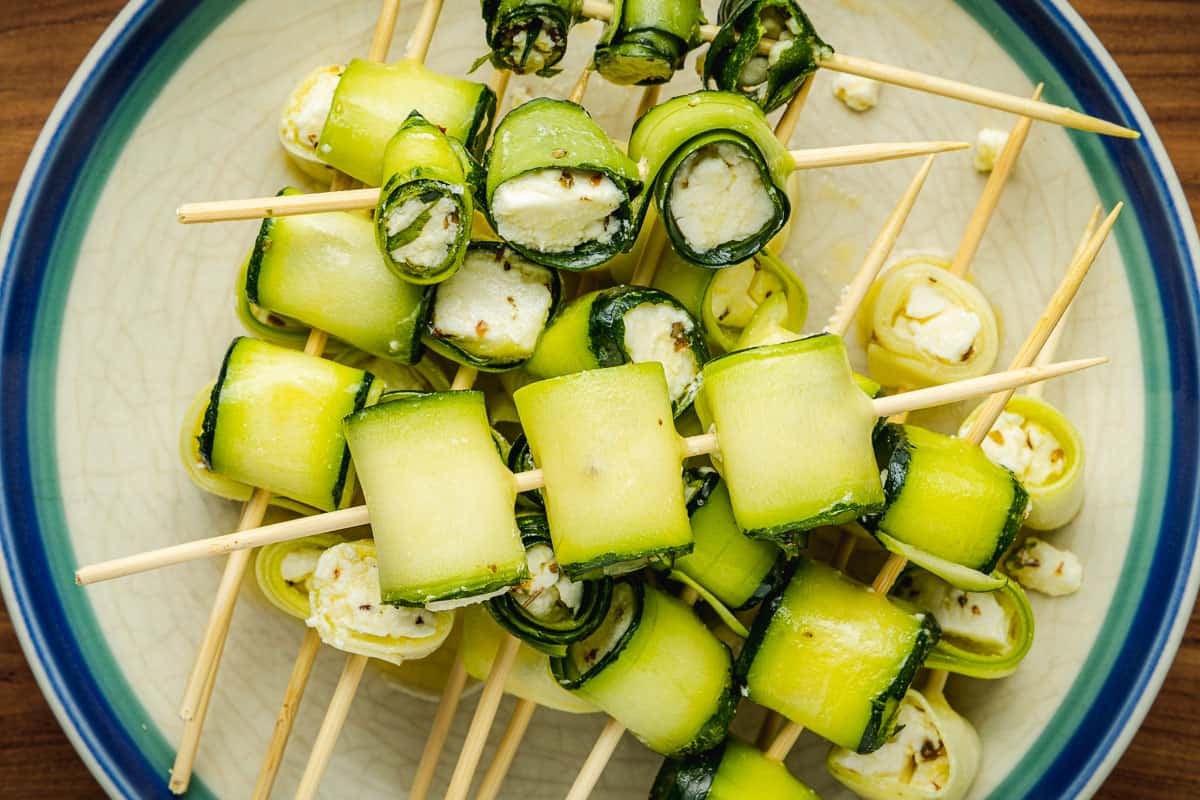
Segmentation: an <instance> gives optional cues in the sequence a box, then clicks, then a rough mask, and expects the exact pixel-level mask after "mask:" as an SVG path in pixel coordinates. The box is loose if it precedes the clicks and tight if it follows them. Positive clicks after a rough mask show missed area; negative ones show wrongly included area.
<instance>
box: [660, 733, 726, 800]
mask: <svg viewBox="0 0 1200 800" xmlns="http://www.w3.org/2000/svg"><path fill="white" fill-rule="evenodd" d="M727 742H728V739H726V741H724V742H721V744H719V745H717V746H716V747H714V748H712V749H711V750H706V751H704V752H701V753H696V754H694V755H691V756H688V757H686V758H668V759H666V760H665V761H663V764H662V767H660V768H659V770H658V775H657V776H656V777H655V778H654V785H653V786H651V787H650V800H705V799H706V798H707V797H708V793H709V791H711V789H712V783H713V779H714V778H716V776H717V769H718V768H719V767H720V766H721V759H722V758H724V757H725V745H726V743H727Z"/></svg>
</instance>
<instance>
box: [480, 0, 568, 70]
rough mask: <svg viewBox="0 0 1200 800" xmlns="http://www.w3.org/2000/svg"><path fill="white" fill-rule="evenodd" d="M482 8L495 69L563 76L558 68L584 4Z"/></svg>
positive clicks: (557, 1) (533, 2)
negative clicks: (556, 66) (557, 65)
mask: <svg viewBox="0 0 1200 800" xmlns="http://www.w3.org/2000/svg"><path fill="white" fill-rule="evenodd" d="M480 5H481V7H482V10H483V21H484V24H486V25H487V43H488V47H490V48H491V53H490V54H489V55H490V58H491V62H492V66H494V67H495V68H496V69H507V70H509V71H511V72H513V73H515V74H517V75H529V74H530V73H532V74H534V75H540V76H542V77H543V78H548V77H550V76H552V75H556V74H558V73H559V72H561V70H559V69H556V68H555V65H556V64H558V62H559V61H561V60H562V57H563V54H564V53H566V52H567V34H568V33H569V32H570V30H571V26H573V25H574V24H575V23H576V22H577V21H578V20H579V18H580V12H581V11H582V5H583V4H582V2H581V0H481V2H480ZM481 61H482V59H481Z"/></svg>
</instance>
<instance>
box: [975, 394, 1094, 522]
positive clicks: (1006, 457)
mask: <svg viewBox="0 0 1200 800" xmlns="http://www.w3.org/2000/svg"><path fill="white" fill-rule="evenodd" d="M980 407H982V406H980ZM978 415H979V409H978V408H977V409H976V410H975V411H972V412H971V414H970V415H969V416H968V417H967V419H966V421H965V422H963V425H962V427H961V428H959V431H958V435H959V436H965V435H966V433H967V431H969V430H970V429H971V425H972V423H973V422H974V421H975V418H976V417H977V416H978ZM980 446H981V447H982V448H983V452H984V453H986V454H987V457H988V458H990V459H991V460H992V462H993V463H996V464H999V465H1000V466H1002V467H1004V468H1005V469H1007V470H1009V471H1010V472H1012V473H1013V474H1014V475H1016V476H1017V480H1019V481H1020V482H1021V485H1022V486H1023V487H1025V491H1027V492H1029V502H1030V503H1031V504H1032V505H1033V508H1032V510H1031V511H1030V512H1029V518H1028V519H1027V520H1025V527H1027V528H1032V529H1033V530H1035V531H1052V530H1057V529H1058V528H1061V527H1063V526H1064V525H1066V524H1067V523H1068V522H1070V521H1071V520H1073V519H1074V518H1075V515H1076V514H1078V513H1079V509H1080V508H1082V507H1083V439H1082V437H1080V435H1079V431H1078V430H1076V428H1075V426H1074V425H1073V424H1071V420H1069V419H1067V417H1066V415H1065V414H1063V413H1062V412H1061V411H1059V410H1058V409H1057V408H1055V407H1054V406H1052V405H1050V404H1049V403H1047V402H1046V401H1044V400H1041V399H1038V398H1034V397H1029V396H1027V395H1020V394H1018V395H1013V397H1012V399H1011V400H1009V401H1008V404H1007V405H1006V406H1005V407H1004V413H1002V414H1001V415H1000V418H999V419H998V420H996V424H995V425H993V426H992V429H991V430H990V431H989V432H988V435H987V436H986V437H984V440H983V442H982V443H981V444H980Z"/></svg>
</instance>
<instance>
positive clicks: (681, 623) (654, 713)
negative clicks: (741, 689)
mask: <svg viewBox="0 0 1200 800" xmlns="http://www.w3.org/2000/svg"><path fill="white" fill-rule="evenodd" d="M550 667H551V669H552V670H553V672H554V676H555V677H556V678H557V679H558V682H559V683H560V684H562V685H563V686H564V687H566V688H567V689H569V690H570V691H571V692H572V693H574V694H576V695H579V696H581V697H583V698H585V699H587V700H589V701H591V702H593V703H595V704H596V705H597V706H599V707H600V708H601V709H603V710H604V711H606V712H608V714H609V715H610V716H612V717H613V719H615V720H617V721H618V722H620V723H621V724H622V725H624V726H625V727H626V728H628V729H629V731H630V732H631V733H632V734H633V735H634V736H636V737H637V739H638V740H639V741H641V742H642V743H643V744H645V745H646V746H647V747H649V748H650V749H651V750H654V751H655V752H656V753H660V754H662V755H668V756H683V755H688V754H690V753H697V752H703V751H705V750H708V749H710V748H712V747H713V746H714V745H716V744H717V743H718V742H720V741H721V740H722V739H724V738H725V732H726V730H727V729H728V727H729V721H730V720H731V719H732V717H733V711H734V707H735V706H736V704H737V699H738V695H737V692H736V691H735V686H734V682H733V672H732V664H731V658H730V655H729V648H727V647H726V646H725V645H724V644H722V643H721V641H720V640H718V639H717V637H716V636H714V635H713V634H712V632H711V631H709V630H708V628H706V627H705V626H704V623H702V622H701V621H700V619H699V618H698V617H697V616H696V614H695V612H694V611H692V609H691V608H689V607H688V606H686V605H684V604H683V603H682V602H680V601H679V600H677V599H676V598H674V597H672V596H670V595H668V594H665V593H664V592H661V591H659V590H658V589H655V588H653V587H652V586H647V585H644V584H643V583H642V581H641V580H639V579H636V578H632V577H631V578H624V579H622V580H619V581H617V583H616V584H615V585H614V586H613V597H612V605H611V606H610V608H609V614H608V616H607V617H606V618H605V620H604V623H603V624H602V625H601V626H600V628H598V629H597V630H596V632H595V633H593V634H592V635H591V636H589V637H587V638H586V639H583V640H581V641H578V642H575V643H574V644H572V645H570V646H569V647H568V648H567V653H566V655H564V656H561V657H554V658H551V659H550Z"/></svg>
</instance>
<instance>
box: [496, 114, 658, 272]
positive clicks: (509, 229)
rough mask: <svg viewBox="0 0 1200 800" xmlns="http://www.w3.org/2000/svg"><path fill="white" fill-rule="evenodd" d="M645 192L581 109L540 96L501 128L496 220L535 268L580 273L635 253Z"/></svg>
mask: <svg viewBox="0 0 1200 800" xmlns="http://www.w3.org/2000/svg"><path fill="white" fill-rule="evenodd" d="M641 189H642V182H641V179H640V178H639V176H638V168H637V166H636V165H635V164H634V162H633V161H631V160H630V159H629V157H628V156H626V155H625V153H623V152H622V151H621V149H620V148H619V147H618V146H617V145H616V144H614V143H613V141H612V140H611V139H609V138H608V134H606V133H605V132H604V131H603V129H601V128H600V126H599V125H597V124H596V123H595V122H594V121H593V120H592V117H591V115H589V114H588V112H587V111H586V110H585V109H584V108H583V106H581V105H579V104H577V103H572V102H570V101H568V100H551V99H549V98H545V97H539V98H537V99H535V100H531V101H529V102H528V103H523V104H522V105H520V106H517V107H516V108H514V109H513V110H512V111H510V112H508V113H507V114H506V115H505V116H504V119H502V120H500V124H499V125H498V126H496V133H495V136H494V137H493V140H492V149H491V150H490V151H489V152H488V156H487V182H486V187H485V192H484V196H485V198H486V201H487V202H486V208H487V215H488V221H489V222H490V223H491V226H492V228H493V229H494V230H495V231H496V233H498V234H499V235H500V238H501V239H503V240H504V241H505V242H507V243H508V244H509V245H510V246H511V247H512V248H513V249H515V250H516V251H517V252H519V253H520V254H521V255H523V256H525V257H526V258H528V259H529V260H530V261H534V262H536V263H538V264H544V265H545V266H547V267H554V268H556V269H565V270H572V271H576V272H577V271H580V270H585V269H589V268H591V267H594V266H597V265H599V264H603V263H604V262H605V261H608V260H609V259H610V258H612V257H613V256H615V255H616V254H617V253H620V252H622V251H625V250H628V249H629V248H631V247H632V246H633V243H634V240H635V239H636V238H637V232H638V228H637V224H636V223H635V220H634V213H633V199H634V198H635V197H637V195H638V194H639V193H640V192H641ZM638 222H640V220H638Z"/></svg>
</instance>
